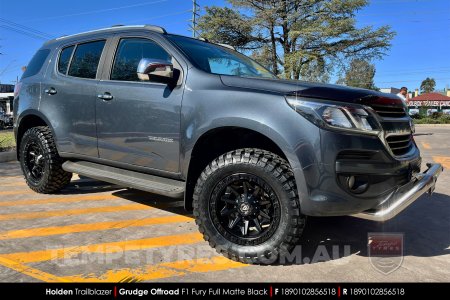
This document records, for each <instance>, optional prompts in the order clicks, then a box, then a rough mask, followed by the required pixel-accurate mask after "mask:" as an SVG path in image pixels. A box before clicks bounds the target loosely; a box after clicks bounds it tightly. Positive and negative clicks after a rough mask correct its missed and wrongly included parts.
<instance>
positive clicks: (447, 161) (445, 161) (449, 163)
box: [433, 156, 450, 169]
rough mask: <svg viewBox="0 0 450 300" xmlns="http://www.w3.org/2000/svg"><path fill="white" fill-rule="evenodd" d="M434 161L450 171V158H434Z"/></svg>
mask: <svg viewBox="0 0 450 300" xmlns="http://www.w3.org/2000/svg"><path fill="white" fill-rule="evenodd" d="M433 160H434V161H435V162H437V163H440V164H442V166H443V167H444V168H447V169H450V156H433Z"/></svg>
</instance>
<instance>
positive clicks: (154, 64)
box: [137, 58, 173, 83]
mask: <svg viewBox="0 0 450 300" xmlns="http://www.w3.org/2000/svg"><path fill="white" fill-rule="evenodd" d="M137 75H138V78H139V79H140V80H143V81H155V82H164V83H168V82H170V81H171V80H172V79H173V65H172V63H171V62H168V61H165V60H160V59H150V58H142V59H141V60H140V61H139V64H138V67H137Z"/></svg>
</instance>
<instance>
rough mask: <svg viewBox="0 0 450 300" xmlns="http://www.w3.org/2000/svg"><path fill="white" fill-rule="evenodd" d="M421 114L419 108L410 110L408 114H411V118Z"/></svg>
mask: <svg viewBox="0 0 450 300" xmlns="http://www.w3.org/2000/svg"><path fill="white" fill-rule="evenodd" d="M419 112H420V111H419V109H418V108H410V109H409V112H408V113H409V115H410V116H414V115H418V114H419Z"/></svg>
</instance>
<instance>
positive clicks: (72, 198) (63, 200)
mask: <svg viewBox="0 0 450 300" xmlns="http://www.w3.org/2000/svg"><path fill="white" fill-rule="evenodd" d="M114 198H116V199H117V197H115V196H113V195H111V194H106V195H105V194H103V195H88V196H79V195H78V196H77V195H75V196H66V197H53V198H43V199H28V200H16V201H0V206H17V205H34V204H47V203H71V202H81V201H101V200H108V199H114Z"/></svg>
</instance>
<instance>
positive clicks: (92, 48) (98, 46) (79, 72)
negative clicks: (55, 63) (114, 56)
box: [69, 41, 105, 79]
mask: <svg viewBox="0 0 450 300" xmlns="http://www.w3.org/2000/svg"><path fill="white" fill-rule="evenodd" d="M104 46H105V41H97V42H90V43H85V44H79V45H78V46H77V48H76V49H75V54H74V55H73V58H72V62H71V63H70V67H69V75H70V76H75V77H81V78H92V79H94V78H95V76H96V74H97V68H98V63H99V61H100V56H101V55H102V51H103V47H104Z"/></svg>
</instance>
